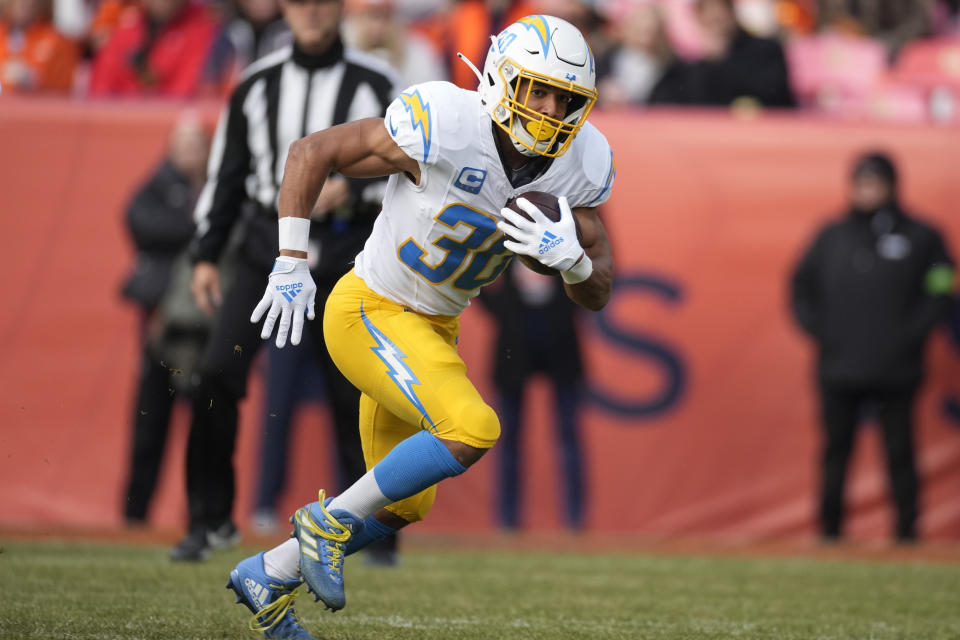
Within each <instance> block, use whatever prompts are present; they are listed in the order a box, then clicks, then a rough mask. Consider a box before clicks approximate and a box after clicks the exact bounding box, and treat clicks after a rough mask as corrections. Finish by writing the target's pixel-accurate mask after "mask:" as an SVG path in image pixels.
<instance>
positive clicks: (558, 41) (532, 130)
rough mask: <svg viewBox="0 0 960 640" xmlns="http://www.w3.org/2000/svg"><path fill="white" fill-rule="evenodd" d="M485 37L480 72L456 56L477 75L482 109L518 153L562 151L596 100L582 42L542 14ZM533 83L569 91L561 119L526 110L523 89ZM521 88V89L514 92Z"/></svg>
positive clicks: (563, 25) (568, 27)
mask: <svg viewBox="0 0 960 640" xmlns="http://www.w3.org/2000/svg"><path fill="white" fill-rule="evenodd" d="M490 39H491V41H492V44H491V46H490V49H489V51H488V52H487V60H486V62H485V63H484V65H483V73H482V74H481V73H480V72H479V71H477V69H476V67H474V66H473V65H472V64H470V62H469V61H468V60H467V59H466V58H465V57H464V56H463V55H461V56H460V58H461V59H462V60H464V62H467V63H468V64H470V67H471V68H473V70H474V72H475V73H476V74H477V76H478V77H479V79H480V86H479V88H478V92H479V93H480V102H481V103H482V104H483V107H484V109H485V110H486V112H487V113H489V114H490V117H491V118H493V121H494V122H495V123H496V124H497V126H499V127H500V128H501V129H503V130H504V131H506V132H507V134H508V135H509V136H510V139H511V140H512V141H513V146H514V147H515V148H516V149H517V151H519V152H520V153H522V154H524V155H527V156H535V155H541V156H548V157H551V158H555V157H557V156H560V155H563V153H564V152H565V151H566V150H567V147H569V146H570V142H571V141H572V140H573V137H574V136H575V135H577V132H578V131H579V130H580V127H581V126H582V125H583V123H584V122H586V120H587V115H588V114H589V113H590V110H591V109H592V108H593V105H594V103H596V101H597V90H596V80H597V74H596V71H595V70H594V61H593V54H592V53H591V52H590V47H589V46H588V45H587V41H586V40H585V39H584V37H583V35H582V34H581V33H580V31H579V30H577V28H576V27H574V26H573V25H572V24H570V23H569V22H567V21H565V20H561V19H560V18H555V17H553V16H545V15H534V16H526V17H524V18H520V19H519V20H517V21H516V22H514V23H513V24H511V25H510V26H509V27H507V28H506V29H504V30H503V31H502V32H500V34H498V35H497V36H491V37H490ZM524 80H526V82H524ZM535 82H537V83H541V84H545V85H549V86H551V87H556V88H558V89H561V90H563V91H568V92H569V93H570V94H571V96H572V99H571V101H570V103H569V105H568V107H567V113H566V116H565V117H564V118H563V119H562V120H558V119H556V118H551V117H549V116H546V115H543V114H540V113H537V112H535V111H531V110H529V109H528V108H527V106H526V105H527V101H528V99H529V96H530V91H529V87H531V86H532V84H533V83H535ZM522 87H526V88H527V90H522V91H520V92H518V91H517V89H518V88H522ZM518 93H519V95H518Z"/></svg>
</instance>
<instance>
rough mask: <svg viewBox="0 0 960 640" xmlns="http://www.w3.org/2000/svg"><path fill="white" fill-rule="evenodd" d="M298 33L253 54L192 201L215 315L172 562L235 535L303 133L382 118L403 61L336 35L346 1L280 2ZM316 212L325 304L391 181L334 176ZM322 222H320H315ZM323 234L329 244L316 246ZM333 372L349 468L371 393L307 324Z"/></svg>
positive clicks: (199, 260) (346, 472)
mask: <svg viewBox="0 0 960 640" xmlns="http://www.w3.org/2000/svg"><path fill="white" fill-rule="evenodd" d="M280 5H281V9H282V11H283V16H284V18H285V19H286V21H287V24H288V25H289V26H290V31H291V33H292V34H293V44H292V45H291V46H289V47H286V48H284V49H281V50H278V51H276V52H275V53H273V54H270V55H268V56H266V57H264V58H262V59H261V60H259V61H257V62H256V63H254V64H253V65H252V66H250V67H249V68H247V70H246V71H245V72H244V74H243V76H242V78H241V82H240V84H239V86H237V88H236V89H235V90H234V92H233V94H232V95H231V97H230V101H229V104H228V105H227V108H226V110H225V111H224V113H223V114H222V115H221V117H220V121H219V124H218V126H217V132H216V136H215V138H214V141H213V145H212V149H211V153H210V161H209V166H208V177H207V184H206V186H205V187H204V190H203V192H202V193H201V195H200V199H199V201H198V203H197V208H196V211H195V216H194V217H195V219H196V222H197V234H196V237H195V239H194V243H193V247H192V252H193V259H194V270H193V282H192V285H191V286H192V290H193V295H194V297H195V298H196V300H197V304H198V305H199V306H200V308H201V309H203V310H204V311H206V312H207V313H209V314H211V315H214V312H216V314H215V315H216V319H215V321H214V326H213V330H212V332H211V335H210V340H209V342H208V344H207V347H206V349H205V352H204V355H203V358H202V360H201V362H200V365H199V367H198V368H197V379H195V380H194V381H193V382H194V391H195V395H194V404H193V422H192V424H191V427H190V436H189V440H188V444H187V462H186V464H187V502H188V505H189V517H190V530H189V533H188V535H187V537H186V538H184V539H183V540H182V541H181V542H180V543H178V544H177V545H176V546H175V547H174V548H173V549H172V550H171V552H170V557H171V559H174V560H204V559H205V558H206V556H207V552H208V549H209V548H211V547H213V548H217V547H227V546H231V545H232V544H235V543H236V542H237V540H238V539H239V533H238V531H237V529H236V526H235V525H234V523H233V519H232V506H233V499H234V470H233V453H234V445H235V442H236V434H237V417H238V411H237V407H238V403H239V401H240V400H241V399H242V398H243V397H244V395H245V394H246V384H247V376H248V373H249V370H250V365H251V362H252V360H253V358H254V356H255V355H256V353H257V351H258V349H259V347H260V345H261V344H262V340H261V338H260V329H259V327H257V326H256V325H254V324H252V323H251V322H250V312H251V310H252V309H253V308H254V307H255V306H256V304H257V302H258V301H259V300H260V298H261V297H262V296H263V290H264V288H265V287H266V284H267V276H268V275H269V273H270V270H271V267H272V264H273V260H274V258H275V257H276V256H277V255H278V254H279V247H278V241H277V208H276V207H277V194H278V192H279V189H280V183H281V181H282V179H283V168H284V164H285V162H286V157H287V151H288V149H289V147H290V145H291V143H293V142H294V141H295V140H297V139H298V138H302V137H303V136H306V135H308V134H310V133H313V132H315V131H319V130H321V129H326V128H328V127H331V126H334V125H336V124H340V123H342V122H345V121H349V120H356V119H359V118H367V117H378V116H380V117H382V116H383V114H384V113H385V111H386V108H387V105H388V104H389V103H390V101H391V100H392V99H393V93H394V80H393V78H394V76H393V71H392V70H391V69H390V68H389V67H388V66H387V65H385V64H383V63H382V62H379V61H377V60H375V59H373V58H370V57H368V56H366V55H364V54H361V53H357V52H353V51H351V50H345V49H344V47H343V44H342V42H341V40H340V36H339V28H340V20H341V16H342V13H343V3H342V0H281V3H280ZM329 182H330V183H331V187H330V188H329V189H327V188H324V190H323V193H321V194H320V198H319V199H318V200H317V204H316V206H315V208H314V211H313V221H314V224H313V225H311V226H312V228H313V229H312V230H311V243H313V244H314V245H315V246H314V249H313V250H312V251H311V254H312V255H319V256H320V259H319V263H318V264H315V265H311V269H312V271H313V275H314V278H315V279H316V281H317V287H318V291H317V305H318V306H319V307H321V308H322V306H323V302H324V300H325V299H326V296H327V295H329V292H330V290H331V289H332V288H333V285H334V284H335V283H336V281H337V279H338V278H339V277H340V276H341V275H342V274H343V273H346V272H347V271H348V270H349V269H350V267H351V264H350V263H351V262H352V260H353V258H354V256H355V255H356V254H357V253H359V251H360V249H361V248H362V247H363V243H364V241H365V240H366V238H367V236H368V235H369V232H370V230H371V228H372V225H373V221H374V218H376V215H377V213H378V211H379V205H380V197H381V195H382V192H383V188H384V185H385V181H383V180H352V179H351V180H347V179H345V178H337V177H332V178H331V179H330V181H329ZM241 219H243V224H244V227H243V229H242V230H241V232H240V233H241V241H240V247H239V259H238V261H237V262H238V263H239V264H238V265H237V267H236V271H235V272H233V273H232V274H231V277H230V282H229V283H228V284H226V286H224V288H223V289H221V282H220V273H219V270H218V267H217V261H218V259H219V258H220V255H221V253H222V252H223V250H224V247H225V245H226V244H227V240H228V238H229V237H230V236H231V234H232V232H233V229H234V227H235V226H236V225H237V223H238V222H239V221H240V220H241ZM314 230H315V231H314ZM317 245H319V246H317ZM307 326H308V327H309V330H310V331H312V333H313V338H314V340H313V344H314V345H315V346H316V351H317V353H316V356H317V359H318V361H319V362H320V364H321V368H322V370H323V373H324V378H325V381H326V384H327V396H328V397H329V399H330V402H331V407H332V412H333V423H334V428H335V431H336V435H337V442H338V447H337V450H338V456H339V463H340V469H341V477H344V478H345V479H346V480H348V481H353V480H354V479H356V478H359V477H360V476H361V475H362V474H363V473H364V471H365V470H366V468H365V465H364V461H363V453H362V451H361V446H360V436H359V431H358V423H359V419H358V412H359V402H360V394H359V391H357V390H356V389H355V388H354V387H353V385H352V384H350V382H349V381H347V379H346V378H344V377H343V375H342V374H341V373H340V372H339V370H338V369H337V367H336V366H334V364H333V361H332V360H330V356H329V355H328V353H327V349H326V344H325V342H324V339H323V331H322V323H320V322H315V323H307Z"/></svg>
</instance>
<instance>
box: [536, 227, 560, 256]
mask: <svg viewBox="0 0 960 640" xmlns="http://www.w3.org/2000/svg"><path fill="white" fill-rule="evenodd" d="M561 242H563V238H560V237H557V236H556V235H554V234H552V233H550V232H549V231H545V232H544V233H543V238H541V239H540V248H539V249H538V251H539V253H540V255H543V254H545V253H546V252H547V251H550V249H553V248H554V247H555V246H557V245H558V244H560V243H561Z"/></svg>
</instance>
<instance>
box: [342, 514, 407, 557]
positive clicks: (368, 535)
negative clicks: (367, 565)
mask: <svg viewBox="0 0 960 640" xmlns="http://www.w3.org/2000/svg"><path fill="white" fill-rule="evenodd" d="M396 532H397V530H396V529H394V528H393V527H390V526H387V525H385V524H383V523H382V522H380V521H379V520H377V519H376V518H375V517H373V516H367V519H366V520H364V521H363V528H362V529H360V532H359V533H356V534H354V535H352V536H350V539H349V540H348V541H347V548H346V549H344V552H343V553H344V555H350V554H351V553H356V552H357V551H360V550H361V549H363V548H364V547H365V546H367V545H368V544H370V543H371V542H376V541H377V540H383V539H384V538H386V537H387V536H389V535H390V534H393V533H396Z"/></svg>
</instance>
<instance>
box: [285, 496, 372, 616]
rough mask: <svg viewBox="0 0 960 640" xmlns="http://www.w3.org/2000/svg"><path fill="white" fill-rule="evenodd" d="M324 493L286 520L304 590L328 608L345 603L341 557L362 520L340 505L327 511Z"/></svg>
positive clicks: (338, 606) (360, 526) (334, 608)
mask: <svg viewBox="0 0 960 640" xmlns="http://www.w3.org/2000/svg"><path fill="white" fill-rule="evenodd" d="M324 498H325V495H324V492H323V490H321V491H320V499H319V501H318V502H311V503H310V504H308V505H307V506H305V507H301V508H300V509H297V512H296V513H295V514H293V517H292V518H290V521H291V522H292V523H293V537H294V538H296V539H297V540H298V541H299V542H300V575H302V576H303V581H304V582H306V583H307V590H308V591H309V592H310V593H313V594H314V596H315V599H316V600H323V604H325V605H327V608H328V609H332V610H334V611H337V610H338V609H343V607H344V605H346V604H347V596H346V595H345V594H344V592H343V557H344V550H345V548H346V546H347V541H348V540H350V536H352V535H355V534H357V533H359V532H360V529H362V528H363V520H361V519H359V518H357V517H356V516H355V515H353V514H352V513H350V512H349V511H346V510H344V509H334V510H333V511H327V509H326V506H325V500H324Z"/></svg>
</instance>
